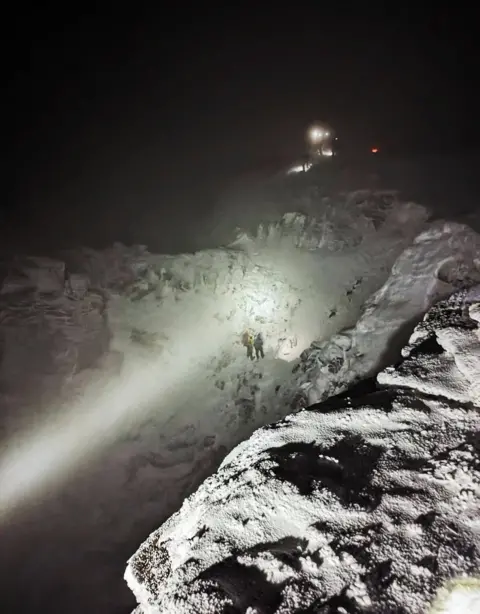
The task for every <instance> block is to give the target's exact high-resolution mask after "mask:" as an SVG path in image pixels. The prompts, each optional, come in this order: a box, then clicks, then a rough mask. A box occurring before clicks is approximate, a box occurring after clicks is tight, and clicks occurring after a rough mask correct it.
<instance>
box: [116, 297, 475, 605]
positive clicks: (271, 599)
mask: <svg viewBox="0 0 480 614" xmlns="http://www.w3.org/2000/svg"><path fill="white" fill-rule="evenodd" d="M479 324H480V301H479V300H478V294H477V293H476V292H475V291H470V292H469V293H465V292H463V293H460V294H455V295H453V296H452V297H451V298H449V299H446V300H444V301H442V302H440V303H438V304H437V305H436V306H435V307H434V308H433V309H431V310H430V311H429V313H428V314H427V316H426V318H425V320H424V321H423V322H422V323H421V324H419V326H418V327H417V328H416V331H415V333H414V334H413V335H412V337H411V342H410V344H409V345H408V346H407V347H406V348H405V350H404V353H403V354H404V355H403V358H402V359H401V361H400V363H399V364H398V365H397V366H395V367H391V368H389V369H386V370H384V371H383V372H382V373H380V375H379V376H378V384H377V385H376V386H373V384H372V386H373V388H374V390H372V391H371V392H370V393H369V394H365V395H363V396H362V395H360V396H355V395H348V394H345V395H344V396H343V397H337V398H333V399H331V400H329V401H327V402H325V403H323V404H318V405H313V406H311V407H309V408H308V409H306V410H302V411H300V412H298V413H296V414H293V415H291V416H288V417H287V418H286V419H284V420H282V421H281V422H278V423H275V424H272V425H270V426H268V427H265V428H262V429H260V430H258V431H256V432H255V433H254V435H253V436H252V437H251V438H250V439H249V440H247V441H245V442H244V443H242V444H240V445H239V446H238V447H237V448H235V449H234V450H233V451H232V452H231V453H230V454H229V455H228V456H227V457H226V458H225V460H224V461H223V463H222V465H221V466H220V468H219V470H218V472H217V473H216V474H215V475H213V476H212V477H211V478H209V479H207V480H206V481H205V482H204V483H203V485H202V486H201V487H200V488H199V489H198V491H197V492H196V493H195V494H193V495H192V496H191V497H189V498H188V499H187V500H186V501H185V502H184V504H183V506H182V508H181V509H180V511H179V512H177V513H176V514H174V515H173V516H172V517H171V518H170V519H169V520H168V521H167V522H166V523H165V524H164V525H163V526H162V527H161V528H160V529H159V530H158V531H156V532H155V533H153V534H152V535H151V536H150V537H149V538H148V539H147V541H146V542H145V543H144V544H142V546H141V547H140V548H139V550H138V551H137V552H136V553H135V554H134V555H133V557H132V558H131V559H130V561H129V564H128V568H127V571H126V576H125V577H126V580H127V582H128V584H129V586H130V588H131V589H132V591H133V592H134V593H135V596H136V598H137V600H138V603H139V607H138V608H137V610H136V613H141V612H144V613H145V614H146V613H148V614H155V613H158V614H160V613H162V614H167V613H172V614H173V613H175V614H187V613H188V614H193V613H194V612H209V613H210V614H216V613H218V614H220V613H222V614H223V613H228V614H234V613H238V614H240V613H241V612H248V613H249V614H260V613H262V614H265V613H268V614H287V613H288V614H293V613H298V614H299V613H300V612H302V613H305V612H312V613H313V612H317V613H320V612H322V613H325V614H326V613H331V612H343V613H350V614H353V613H361V612H368V613H369V614H374V613H378V614H389V613H392V614H393V613H398V612H405V613H406V612H408V613H409V614H421V613H422V614H423V613H426V612H428V611H429V610H430V608H431V607H432V604H433V603H434V601H435V599H436V598H437V596H438V595H440V597H442V599H446V597H447V596H448V593H449V592H450V591H451V590H452V587H455V586H457V584H458V583H460V585H461V586H465V585H468V583H470V586H471V585H472V584H475V583H476V584H477V586H478V577H479V573H480V529H479V525H478V518H479V517H480V442H479V438H478V433H479V428H480V414H479V409H480V406H479V396H478V382H480V328H479ZM469 578H470V580H469ZM475 578H477V580H476V579H475ZM458 590H461V589H460V588H459V589H458ZM437 605H438V604H437ZM470 607H474V606H473V602H472V605H471V606H470ZM472 611H473V610H472Z"/></svg>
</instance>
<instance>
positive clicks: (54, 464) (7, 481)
mask: <svg viewBox="0 0 480 614" xmlns="http://www.w3.org/2000/svg"><path fill="white" fill-rule="evenodd" d="M202 321H209V320H208V319H203V317H202V315H201V314H197V318H196V325H195V324H194V323H193V322H192V323H190V325H189V326H188V328H187V329H184V330H183V332H182V333H181V338H180V336H179V337H178V338H177V339H174V340H172V343H171V344H170V346H169V349H171V351H172V355H171V356H169V358H168V359H167V360H166V359H165V357H159V356H156V357H153V358H152V361H151V362H149V363H146V362H145V363H142V364H140V362H139V364H137V365H132V366H131V368H129V369H128V372H126V373H122V375H121V376H117V377H116V378H114V379H113V378H112V380H110V381H109V382H107V384H106V385H103V387H102V388H101V390H98V389H97V388H96V387H95V386H92V387H90V389H89V390H88V391H87V393H86V395H85V396H84V398H83V399H82V400H81V401H80V402H74V403H73V404H72V405H71V406H70V407H66V408H65V409H64V411H63V413H60V415H59V414H58V413H56V414H54V416H53V417H50V422H49V418H48V416H47V417H46V424H45V425H44V426H43V427H41V428H36V429H32V430H31V432H28V433H22V434H21V435H18V436H16V438H15V440H14V441H12V442H11V444H10V445H9V448H8V449H7V450H6V451H5V452H4V453H3V455H2V456H1V457H0V459H1V460H0V519H1V518H5V517H6V516H8V515H9V514H11V513H13V512H14V511H15V510H16V509H17V508H18V506H19V505H20V504H26V503H27V502H28V500H29V499H31V498H33V497H35V496H37V497H38V496H41V494H42V492H45V491H46V489H47V487H51V486H52V485H54V484H56V483H58V482H59V481H61V480H62V479H63V478H65V477H66V475H67V474H68V472H69V471H70V470H71V469H72V468H73V467H74V466H75V465H78V464H79V462H80V461H81V460H83V459H85V460H88V459H89V458H91V455H92V454H93V453H94V452H95V451H98V450H99V449H101V448H103V447H105V446H106V445H108V443H110V442H111V441H112V440H114V439H115V438H116V436H118V434H119V432H120V431H121V428H122V427H124V426H126V424H127V419H130V420H133V421H134V423H138V422H139V420H140V418H142V417H145V414H146V413H147V411H148V410H149V408H151V404H152V402H155V403H156V405H155V409H156V411H161V410H164V409H165V407H166V406H168V405H169V404H170V403H173V402H174V400H175V394H176V392H177V390H178V388H179V387H180V388H182V387H186V386H188V385H189V384H190V383H191V380H192V379H193V378H195V376H198V375H200V373H201V365H202V362H203V361H204V360H205V359H207V358H208V357H209V356H210V355H212V354H213V353H214V352H216V351H218V348H219V346H222V345H223V344H224V342H225V340H226V337H227V331H224V333H223V335H224V336H223V337H222V336H220V335H219V331H218V329H216V330H215V334H212V331H211V330H209V328H205V327H202ZM125 370H127V369H125ZM167 417H168V416H167Z"/></svg>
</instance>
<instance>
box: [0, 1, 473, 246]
mask: <svg viewBox="0 0 480 614" xmlns="http://www.w3.org/2000/svg"><path fill="white" fill-rule="evenodd" d="M316 5H317V3H313V2H312V3H310V8H309V7H308V5H307V4H305V5H304V6H303V7H302V5H301V3H300V4H298V3H297V4H295V3H294V4H291V5H290V4H287V5H285V8H284V9H282V8H280V5H279V6H277V7H275V5H266V6H265V7H264V8H256V9H255V10H254V9H249V8H248V5H246V4H242V5H233V6H230V7H229V8H228V9H227V8H225V7H223V8H222V7H221V5H218V6H215V5H205V6H204V7H202V8H199V9H196V10H193V9H190V8H189V7H188V5H185V6H181V7H179V8H175V9H174V8H173V5H172V7H170V9H171V10H170V9H169V10H168V11H167V9H166V8H165V9H163V10H161V9H160V8H159V6H160V5H158V6H157V7H156V8H155V9H152V10H151V11H150V12H148V11H142V10H141V9H137V8H136V7H135V5H133V4H130V5H128V8H126V9H125V10H122V9H119V8H118V6H115V8H114V9H110V10H106V9H104V10H100V9H98V10H97V11H95V12H94V13H88V12H85V13H74V12H73V11H72V10H70V9H69V12H65V13H61V12H59V11H58V10H53V9H52V10H50V11H48V10H46V9H45V8H44V7H43V6H42V8H37V9H35V10H31V11H29V10H27V9H26V8H25V9H24V10H23V12H21V13H20V9H18V10H19V13H18V14H17V16H16V20H15V23H14V32H13V34H14V36H13V37H12V38H13V39H14V40H16V44H15V46H14V47H13V48H12V49H11V50H10V54H9V56H8V57H9V60H10V65H9V67H8V75H7V77H8V86H7V96H8V98H9V102H10V103H11V109H12V111H11V114H10V116H9V117H8V120H7V121H8V123H9V124H10V123H11V124H13V127H14V142H13V151H11V152H10V153H9V152H7V155H8V157H9V159H10V160H11V161H13V162H14V171H13V173H12V175H11V177H12V178H13V180H14V181H13V183H14V185H12V190H9V192H8V194H9V198H8V202H7V203H5V208H6V212H7V213H6V215H7V216H8V217H7V218H5V219H6V223H4V224H3V228H4V229H5V228H6V227H7V226H8V229H9V234H11V233H13V234H11V236H15V237H17V234H15V233H16V232H17V231H16V230H15V233H14V232H13V229H14V228H15V229H17V228H20V227H21V229H22V230H21V232H20V234H21V233H23V235H22V236H23V237H27V236H28V237H29V240H32V241H34V240H35V239H34V237H37V238H38V236H40V235H42V236H44V237H49V238H48V240H53V239H52V237H57V238H58V236H59V235H62V236H64V237H71V240H72V241H81V242H89V241H91V242H92V243H95V242H97V243H98V242H102V241H113V240H115V238H118V239H120V240H124V241H127V242H128V241H129V240H140V241H141V240H142V239H144V237H143V235H142V232H143V231H142V228H148V229H149V232H150V234H148V233H147V234H146V235H145V236H146V237H147V239H148V237H150V236H151V232H152V227H157V228H158V233H159V235H161V234H162V232H163V235H165V233H166V234H168V235H169V236H170V240H167V238H165V241H166V243H165V247H166V249H172V247H174V246H173V244H172V242H171V236H172V233H173V234H175V233H177V234H178V233H179V232H181V230H179V229H181V228H182V223H183V221H184V220H185V219H187V218H191V217H192V215H193V216H195V215H197V214H198V215H202V214H203V213H204V212H205V211H208V210H209V207H211V204H212V202H214V201H215V199H216V198H217V197H218V194H219V193H220V192H221V191H222V189H223V188H224V187H225V186H226V185H228V183H229V181H231V180H233V179H235V178H236V177H238V176H239V175H242V174H243V173H249V172H253V171H256V170H261V169H268V168H276V167H281V166H282V165H284V164H285V163H287V164H288V163H289V162H290V161H291V160H292V159H294V158H295V157H296V156H297V155H298V154H299V153H301V151H302V147H303V137H304V133H305V129H306V127H307V126H308V124H309V123H310V122H311V121H312V120H315V119H320V120H325V121H328V122H329V123H330V124H331V125H333V126H334V127H335V129H336V131H337V133H338V136H339V139H340V140H341V142H343V143H345V144H346V145H347V146H348V147H349V148H351V149H355V150H358V151H364V150H365V151H368V148H369V147H371V146H372V145H373V144H375V145H378V146H380V147H381V148H382V153H384V155H386V156H392V157H394V156H415V155H419V154H424V153H427V154H434V153H439V152H444V151H445V150H448V151H454V152H459V154H460V153H462V152H465V151H466V150H467V149H472V148H475V147H476V145H477V143H478V139H479V136H480V134H479V132H480V131H479V128H478V122H477V117H476V113H477V108H478V107H477V105H478V100H479V97H478V94H477V93H476V91H477V90H476V88H477V78H476V73H477V72H478V71H477V70H476V62H477V60H476V56H477V53H476V47H475V40H474V31H475V30H474V28H475V23H476V21H475V19H474V16H473V12H470V13H465V12H460V11H458V12H456V11H455V10H454V8H452V6H453V5H452V6H451V7H447V5H445V4H443V5H442V6H443V7H444V8H437V7H435V6H434V5H431V7H432V8H430V9H429V8H427V7H426V8H422V6H421V5H420V4H415V5H413V4H412V5H409V4H408V3H407V4H406V5H405V6H404V7H403V8H402V9H401V10H400V8H399V5H390V4H388V5H385V7H384V8H383V9H382V8H381V7H380V6H376V5H373V6H372V8H371V10H370V11H367V12H366V11H365V7H364V6H363V5H361V6H360V5H359V8H358V9H357V10H355V8H353V9H352V8H348V7H347V8H345V10H341V5H339V4H337V5H335V6H336V7H338V8H337V9H336V11H335V12H334V11H333V9H328V8H325V7H326V5H324V3H318V6H319V7H320V8H318V9H316V8H313V7H315V6H316ZM258 6H260V5H258ZM332 7H333V5H332ZM412 7H413V8H412ZM77 8H78V10H80V11H82V10H84V9H83V7H82V6H81V5H79V6H78V7H77ZM472 11H473V9H472ZM367 13H369V14H367ZM383 13H385V14H383ZM387 13H388V14H389V16H388V17H387ZM10 118H12V122H10ZM11 154H13V155H11ZM162 228H163V231H162ZM79 229H80V230H79ZM77 230H78V232H77V233H76V231H77ZM89 233H91V234H89ZM147 235H148V236H147ZM65 240H67V241H68V240H70V239H68V238H66V239H65ZM157 247H158V246H157Z"/></svg>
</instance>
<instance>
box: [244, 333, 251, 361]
mask: <svg viewBox="0 0 480 614" xmlns="http://www.w3.org/2000/svg"><path fill="white" fill-rule="evenodd" d="M253 344H254V337H253V335H252V333H251V332H249V331H248V330H246V331H245V332H244V333H243V335H242V345H243V346H245V347H246V348H247V358H250V360H253Z"/></svg>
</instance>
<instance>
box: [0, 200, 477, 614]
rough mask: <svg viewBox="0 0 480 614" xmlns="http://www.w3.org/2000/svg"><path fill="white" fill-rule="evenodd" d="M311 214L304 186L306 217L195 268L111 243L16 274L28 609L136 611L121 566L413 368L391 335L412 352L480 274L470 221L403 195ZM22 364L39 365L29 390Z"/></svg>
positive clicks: (11, 537)
mask: <svg viewBox="0 0 480 614" xmlns="http://www.w3.org/2000/svg"><path fill="white" fill-rule="evenodd" d="M304 201H308V202H304ZM314 201H315V199H313V198H311V197H309V198H308V199H304V200H302V198H301V190H299V195H298V202H297V201H294V202H295V204H298V205H299V207H300V209H301V210H302V213H292V214H286V215H284V216H281V217H280V218H278V217H277V218H275V219H273V220H269V221H267V222H265V223H264V224H262V225H261V226H258V227H254V229H253V230H252V229H251V228H250V229H249V228H247V229H245V230H243V231H242V230H239V231H238V232H237V234H236V236H235V237H231V242H230V243H229V244H226V245H225V246H224V247H221V248H220V247H219V248H218V249H212V250H205V251H201V252H197V253H194V254H181V255H176V256H169V255H161V254H160V255H159V254H151V253H149V252H148V250H146V249H145V248H143V247H141V246H134V247H132V248H127V247H125V246H122V245H115V246H113V247H112V248H110V249H107V250H103V251H96V250H91V249H81V250H72V251H70V252H66V253H63V254H58V255H57V260H54V261H48V262H47V261H45V260H41V261H40V260H36V261H35V266H32V265H31V263H30V261H29V264H28V267H27V266H26V265H25V263H24V262H23V261H20V262H19V263H18V267H14V266H12V264H11V263H8V266H7V267H6V275H5V280H4V283H3V286H2V291H1V297H0V298H1V301H0V311H1V313H0V334H1V337H2V341H4V344H3V347H2V368H0V376H2V377H3V379H2V382H1V383H2V386H1V388H0V402H1V406H2V407H1V409H2V423H1V425H0V427H1V428H0V522H1V523H2V524H1V526H2V528H4V527H7V529H8V530H6V531H4V532H3V535H2V548H1V549H0V570H1V572H2V573H1V574H0V578H1V581H2V583H4V584H5V586H6V587H8V590H9V591H11V592H12V595H13V596H12V599H13V603H14V604H15V608H16V609H15V611H18V607H17V606H18V604H17V603H16V599H17V594H18V590H19V589H18V590H17V591H15V590H14V587H20V586H24V585H28V586H29V587H30V590H29V591H28V592H26V593H24V599H25V600H26V604H25V609H26V611H28V612H29V613H30V614H32V613H34V612H43V611H45V610H46V609H47V604H48V607H50V600H51V595H55V594H56V593H57V590H58V589H57V587H58V586H62V591H63V592H62V595H63V597H62V604H63V605H62V607H64V608H66V609H68V611H69V612H71V613H72V614H74V613H76V612H83V611H84V609H85V607H86V606H85V604H86V601H85V600H86V596H87V595H88V607H89V608H90V609H91V610H92V611H117V609H119V608H120V606H121V605H122V604H124V605H125V606H126V607H127V606H129V605H131V602H132V596H131V594H130V592H129V591H128V589H127V588H126V587H124V586H123V583H122V582H121V577H122V572H123V567H124V561H125V559H126V558H127V557H128V556H129V555H130V553H131V552H132V551H133V550H134V549H135V548H136V547H137V545H138V544H139V543H140V542H141V541H142V540H143V539H144V538H145V536H146V535H147V534H148V532H149V531H150V530H153V529H154V528H155V527H157V526H158V525H159V524H160V523H161V522H163V521H164V520H165V519H166V518H167V517H168V516H169V515H170V514H172V513H173V512H174V511H175V510H176V509H178V508H179V506H180V505H181V503H182V501H183V500H184V498H185V497H186V496H188V495H189V494H190V493H192V492H193V491H194V490H195V489H196V488H197V487H198V485H199V484H200V483H201V482H202V481H203V480H204V479H205V478H206V477H207V476H208V475H211V473H212V472H213V471H215V469H216V468H217V467H218V465H219V463H220V462H221V460H222V459H223V458H224V457H225V455H226V454H227V453H228V451H229V450H231V449H232V448H233V447H234V446H235V445H237V444H238V443H239V442H241V441H242V440H244V439H246V438H248V437H250V435H251V434H252V432H253V431H254V430H255V429H257V428H259V427H261V426H264V425H265V424H268V423H271V422H272V421H274V420H277V419H279V418H283V417H284V416H285V415H287V414H289V413H290V412H291V410H292V407H298V406H299V405H305V404H308V402H309V401H308V398H311V399H315V398H317V396H318V398H325V397H326V396H328V395H329V394H335V393H336V392H337V391H339V390H342V389H344V388H345V387H346V386H348V385H349V383H351V382H355V381H356V380H358V378H360V377H364V376H365V375H366V374H368V373H370V372H372V371H376V370H378V369H379V368H380V367H382V366H384V365H386V364H387V363H388V362H389V359H390V356H386V355H385V348H388V349H389V350H390V349H391V347H390V346H391V345H392V344H393V345H398V347H397V348H396V352H395V351H394V352H392V353H393V354H394V355H395V357H396V358H397V357H399V356H400V344H399V343H397V340H396V339H395V338H394V336H395V333H396V332H400V333H401V334H400V338H401V340H404V341H406V338H407V337H408V333H406V332H402V330H401V329H402V327H406V328H407V329H408V330H409V331H410V330H411V329H412V328H413V324H412V323H411V319H412V317H413V316H414V317H420V316H421V314H422V311H423V310H424V309H427V308H428V306H429V305H430V304H431V303H432V302H433V301H434V300H435V299H436V298H437V296H436V294H435V293H438V295H441V294H442V293H443V292H451V291H452V289H453V288H454V286H455V284H454V283H451V282H452V281H455V276H456V275H457V274H459V273H460V272H461V273H462V275H463V280H462V283H467V284H471V283H473V281H474V279H475V276H476V275H478V267H477V264H476V262H475V258H474V255H473V253H474V252H475V250H476V249H477V246H478V242H477V241H478V235H476V234H475V233H473V232H472V231H471V230H470V229H469V228H468V227H466V226H459V225H452V224H441V223H436V224H434V225H432V224H430V223H428V221H427V217H428V214H427V212H426V210H425V209H424V208H422V207H419V206H417V205H414V204H412V203H402V202H399V201H398V200H397V199H396V198H395V196H392V195H391V194H387V195H385V194H371V193H366V192H357V193H354V194H350V195H346V196H345V197H343V198H336V199H334V200H332V199H322V200H321V201H318V199H317V202H316V209H315V210H314V211H312V210H311V204H312V202H314ZM303 205H305V206H303ZM307 205H309V206H307ZM257 213H258V212H257ZM417 237H418V238H417ZM442 263H446V264H442ZM449 267H450V268H449ZM18 268H20V272H21V273H22V275H20V277H18V275H17V269H18ZM449 275H450V277H451V279H449ZM437 277H441V278H442V280H438V279H437ZM427 284H430V285H431V287H432V291H431V292H430V293H429V294H428V293H426V292H425V289H426V285H427ZM403 295H404V297H403V300H402V296H403ZM387 301H390V303H392V305H391V306H389V304H388V302H387ZM357 322H359V323H360V324H357ZM389 322H390V323H389ZM27 325H28V328H27ZM247 327H248V328H252V329H254V330H261V331H262V332H263V333H264V336H265V340H266V342H265V349H266V357H265V359H264V360H262V361H259V362H254V363H252V362H250V361H249V360H247V358H246V355H245V348H243V347H242V346H241V344H240V337H241V334H242V332H243V331H244V329H245V328H247ZM364 329H365V330H367V331H368V332H365V333H363V332H362V331H363V330H364ZM399 329H400V331H399ZM372 330H373V331H374V334H372V332H371V331H372ZM53 333H55V335H54V334H53ZM25 338H29V339H30V345H26V344H23V343H17V342H16V340H17V339H25ZM52 339H56V340H57V341H58V343H55V344H50V345H49V343H43V340H45V341H51V340H52ZM5 341H7V342H5ZM348 344H350V346H349V347H347V345H348ZM32 347H33V348H35V349H36V352H35V353H31V348H32ZM350 347H351V348H353V351H349V348H350ZM308 348H310V349H308ZM319 348H320V350H321V351H317V350H319ZM394 349H395V348H394ZM304 350H307V351H306V352H305V353H303V351H304ZM300 355H302V358H300ZM396 358H395V359H396ZM342 360H343V361H344V362H343V363H341V361H342ZM340 363H341V366H340V371H338V372H337V371H336V370H337V369H338V367H339V365H340ZM12 364H13V365H15V368H16V369H17V372H18V371H19V370H20V371H21V368H22V365H28V368H26V369H24V371H23V373H24V375H25V377H24V378H23V379H21V378H20V379H19V380H14V379H13V378H11V377H10V373H12V372H13V370H9V371H7V370H3V367H4V365H12ZM50 371H53V372H54V374H55V376H56V377H55V378H47V379H45V378H44V374H45V372H47V373H49V372H50ZM59 375H60V377H58V376H59ZM38 381H42V382H43V383H44V384H45V388H46V390H45V391H42V396H41V397H40V398H39V395H38V388H36V382H38ZM7 384H8V386H7ZM27 393H28V394H27ZM315 395H317V396H315ZM46 519H49V521H48V522H46ZM47 547H48V551H49V552H50V553H51V556H49V558H48V560H44V557H43V554H42V553H44V552H45V550H46V548H47ZM39 568H41V569H42V573H41V574H39V573H38V571H37V570H38V569H39ZM71 578H76V581H75V582H74V583H73V582H72V581H71ZM7 601H8V600H7ZM7 609H8V608H7Z"/></svg>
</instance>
